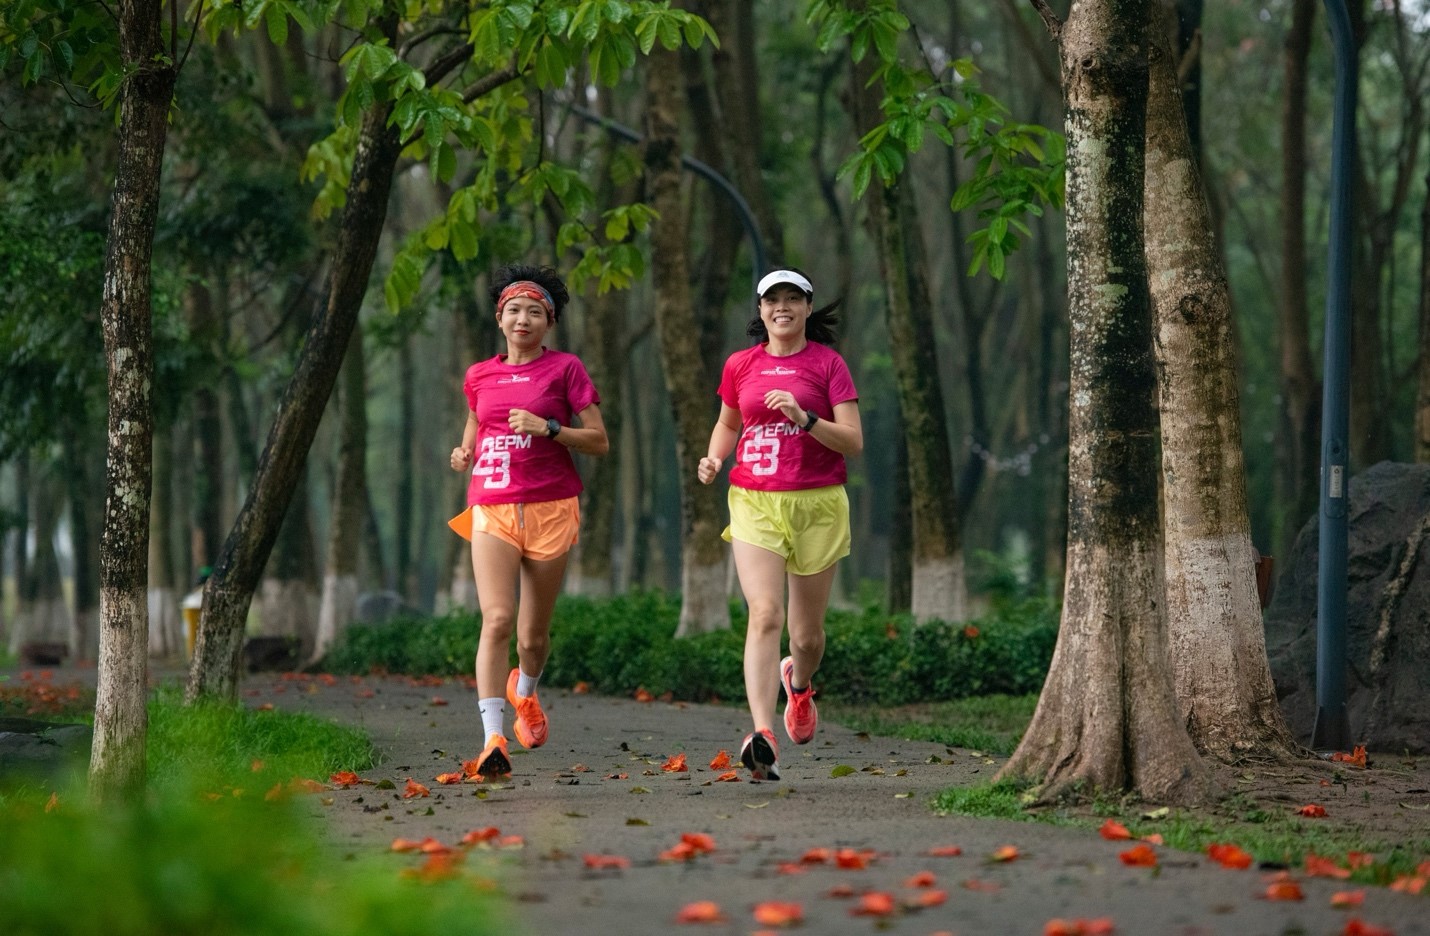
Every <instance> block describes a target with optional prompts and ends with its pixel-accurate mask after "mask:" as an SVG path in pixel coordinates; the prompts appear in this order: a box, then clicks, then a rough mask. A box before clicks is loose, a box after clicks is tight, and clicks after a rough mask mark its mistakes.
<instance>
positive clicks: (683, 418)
mask: <svg viewBox="0 0 1430 936" xmlns="http://www.w3.org/2000/svg"><path fill="white" fill-rule="evenodd" d="M645 71H646V83H645V89H646V142H645V154H644V158H645V168H646V201H647V202H648V203H649V204H650V206H651V207H652V208H653V209H655V211H656V212H657V218H656V220H655V221H654V223H653V224H652V225H651V237H650V239H651V277H652V279H653V280H654V282H656V283H659V284H660V288H659V289H657V290H656V292H655V322H656V330H657V332H658V334H659V336H660V357H661V364H662V369H663V370H664V372H665V387H666V392H667V393H668V394H669V396H670V405H671V407H672V409H673V410H674V416H675V455H676V459H675V465H676V467H675V470H676V472H677V476H678V477H679V479H680V517H681V554H680V562H681V569H680V591H681V603H680V626H679V627H678V629H677V630H676V636H678V637H688V636H690V635H692V634H701V633H706V632H709V631H715V630H723V629H725V628H728V627H729V626H730V606H729V603H728V602H727V600H726V597H725V594H726V593H725V569H726V562H727V559H726V548H725V544H724V542H723V541H722V540H721V539H720V530H721V527H722V526H723V524H722V522H721V519H722V512H723V505H722V504H721V503H720V498H719V490H720V489H719V487H717V486H716V485H705V484H701V483H699V481H697V480H696V477H695V464H696V462H698V461H699V460H700V457H701V456H702V455H703V454H704V453H705V447H706V443H707V440H708V439H709V436H710V427H711V424H712V422H713V413H712V412H711V404H710V401H711V399H712V397H713V392H712V390H713V384H712V383H711V380H710V378H709V377H708V376H707V374H706V373H705V367H704V366H703V364H702V363H701V361H702V360H703V359H702V357H701V353H700V328H699V325H698V324H697V322H696V318H695V310H694V307H693V305H692V303H691V296H690V281H689V269H690V261H689V246H688V244H687V242H686V231H687V224H686V214H685V208H684V205H683V199H682V197H681V190H680V123H679V120H680V113H681V110H682V106H681V96H682V95H681V88H680V78H681V72H680V57H679V53H678V52H668V51H666V50H664V49H661V48H659V47H657V48H656V49H654V50H652V52H651V55H650V61H649V62H648V63H647V65H646V70H645Z"/></svg>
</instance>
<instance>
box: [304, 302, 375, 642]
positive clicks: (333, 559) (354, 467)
mask: <svg viewBox="0 0 1430 936" xmlns="http://www.w3.org/2000/svg"><path fill="white" fill-rule="evenodd" d="M366 371H367V368H366V357H365V355H364V353H363V346H362V327H361V326H356V327H354V328H353V334H352V337H351V338H349V339H348V351H347V355H346V356H345V357H344V358H343V366H342V371H341V373H340V375H339V377H340V379H341V380H342V384H341V386H340V392H339V395H338V414H339V423H338V479H337V483H336V485H335V486H334V489H333V510H332V523H331V524H330V525H329V527H328V558H327V566H326V568H325V569H324V570H323V597H322V604H321V605H320V606H319V609H318V629H317V635H316V636H315V638H314V643H313V653H312V659H313V660H315V661H316V660H320V659H322V658H323V655H324V654H326V653H327V652H328V649H329V648H330V647H332V645H333V641H335V640H337V639H338V637H339V636H341V635H342V633H343V631H345V630H347V629H348V625H349V624H351V623H352V621H353V618H354V617H355V616H356V614H357V596H358V567H359V565H360V563H361V559H362V527H363V523H364V522H365V521H366V520H367V493H366V492H367V374H366Z"/></svg>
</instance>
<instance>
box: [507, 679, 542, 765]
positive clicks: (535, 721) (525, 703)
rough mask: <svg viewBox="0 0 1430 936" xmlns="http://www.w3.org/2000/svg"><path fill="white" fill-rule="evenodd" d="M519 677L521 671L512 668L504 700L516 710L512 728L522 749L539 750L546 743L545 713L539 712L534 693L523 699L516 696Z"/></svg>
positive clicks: (537, 701)
mask: <svg viewBox="0 0 1430 936" xmlns="http://www.w3.org/2000/svg"><path fill="white" fill-rule="evenodd" d="M520 676H521V670H520V669H515V668H514V669H512V671H511V673H510V674H509V675H508V676H507V678H506V700H507V701H508V702H510V703H511V707H512V708H513V709H515V710H516V722H515V724H513V725H512V728H513V730H514V733H515V734H516V740H517V741H520V742H521V746H522V747H524V748H539V747H541V746H542V745H543V744H545V743H546V713H545V712H543V711H542V710H541V702H540V701H539V700H538V699H537V698H536V693H534V692H533V693H532V694H531V695H529V696H527V697H525V698H522V697H521V696H519V695H517V694H516V681H517V679H519V678H520Z"/></svg>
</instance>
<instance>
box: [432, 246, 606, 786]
mask: <svg viewBox="0 0 1430 936" xmlns="http://www.w3.org/2000/svg"><path fill="white" fill-rule="evenodd" d="M491 294H492V299H493V300H494V302H495V303H496V322H497V327H498V328H500V329H501V332H502V334H503V335H504V336H505V338H506V353H505V354H498V355H497V356H496V357H494V358H491V359H489V360H485V361H478V362H477V363H475V364H473V365H472V366H471V367H470V368H469V369H468V370H467V376H466V380H465V382H464V384H463V390H464V392H465V394H466V397H467V408H468V412H467V423H466V428H465V429H463V431H462V444H461V445H459V446H457V447H456V448H454V449H452V461H451V464H452V469H453V470H454V471H470V472H471V476H472V480H471V484H470V485H469V486H468V488H467V503H468V505H469V506H468V510H467V511H464V512H463V513H462V514H461V515H459V516H458V517H457V518H455V519H454V520H453V521H452V527H453V529H455V530H457V532H459V533H461V534H462V535H464V536H468V537H469V538H470V539H471V541H472V571H473V574H474V575H475V576H476V581H477V601H478V603H479V604H480V605H481V609H482V633H481V637H480V639H479V640H478V643H477V660H476V676H477V696H478V702H477V705H478V708H479V709H480V710H481V715H482V728H483V737H485V738H486V746H485V747H484V748H483V750H482V753H481V755H480V756H479V757H478V759H477V772H478V773H479V774H481V775H482V776H483V777H498V776H502V775H504V774H509V773H511V759H510V756H509V752H508V749H507V739H506V732H505V727H504V719H505V703H506V702H510V703H511V704H512V707H513V708H514V709H515V720H514V723H513V726H512V727H513V731H514V733H515V734H516V739H517V741H519V742H521V744H522V745H523V746H524V747H527V748H535V747H540V746H541V745H543V744H545V743H546V734H547V726H546V713H545V712H544V711H543V710H542V708H541V702H540V701H539V700H538V698H537V694H536V684H537V682H538V681H539V680H540V678H541V673H542V670H543V669H544V668H545V666H546V659H547V657H548V656H549V654H550V652H551V614H552V611H553V610H555V607H556V596H557V595H558V594H559V593H560V591H561V579H562V577H563V576H564V575H565V574H566V559H567V556H568V554H569V552H570V550H571V547H572V546H573V545H574V544H575V543H576V537H577V530H578V527H579V525H580V510H579V508H578V507H577V495H579V494H580V493H581V478H580V476H579V475H577V474H576V466H575V464H574V462H573V461H572V460H571V452H572V451H573V450H574V451H577V452H582V453H584V454H586V455H604V454H606V451H607V449H608V448H609V443H608V441H607V439H606V426H605V423H604V422H602V420H601V408H600V406H599V405H598V404H599V403H600V397H599V396H598V395H597V393H596V388H595V386H594V385H593V384H592V383H591V378H590V376H589V375H588V374H587V373H586V368H585V366H584V365H582V363H581V360H580V359H579V358H577V357H576V356H575V355H574V354H567V353H565V352H563V351H554V350H551V349H548V348H546V347H545V346H544V344H543V342H544V341H545V340H546V337H547V334H548V333H549V332H550V330H551V329H552V328H553V327H554V326H555V325H556V323H557V321H559V320H560V318H561V310H562V309H563V308H564V307H565V306H566V303H567V301H568V299H569V298H570V296H569V294H568V293H567V291H566V284H565V283H563V282H562V281H561V277H560V276H558V275H557V274H556V271H555V270H552V269H551V268H549V267H529V266H517V265H513V266H508V267H504V268H502V269H501V270H499V271H497V274H496V276H495V277H494V278H493V281H492V290H491ZM573 417H574V418H575V419H576V420H577V423H578V424H573V422H572V419H573ZM518 580H519V581H520V584H521V607H520V609H519V610H518V608H517V583H518ZM513 631H514V632H515V634H516V649H517V658H518V660H519V662H520V665H519V666H518V667H517V668H515V669H511V670H508V667H509V658H510V657H509V655H510V653H511V638H512V634H513Z"/></svg>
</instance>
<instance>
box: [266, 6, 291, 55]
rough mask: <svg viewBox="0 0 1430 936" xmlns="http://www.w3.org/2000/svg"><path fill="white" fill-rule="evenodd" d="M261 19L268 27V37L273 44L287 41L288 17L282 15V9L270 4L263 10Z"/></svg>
mask: <svg viewBox="0 0 1430 936" xmlns="http://www.w3.org/2000/svg"><path fill="white" fill-rule="evenodd" d="M263 21H264V24H265V25H266V26H267V27H268V38H269V39H270V40H271V41H272V42H273V44H274V45H277V46H281V45H283V44H284V43H285V42H287V41H288V17H287V16H285V15H283V10H282V9H281V8H280V7H278V6H276V5H270V6H269V7H268V8H267V9H265V10H264V11H263Z"/></svg>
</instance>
